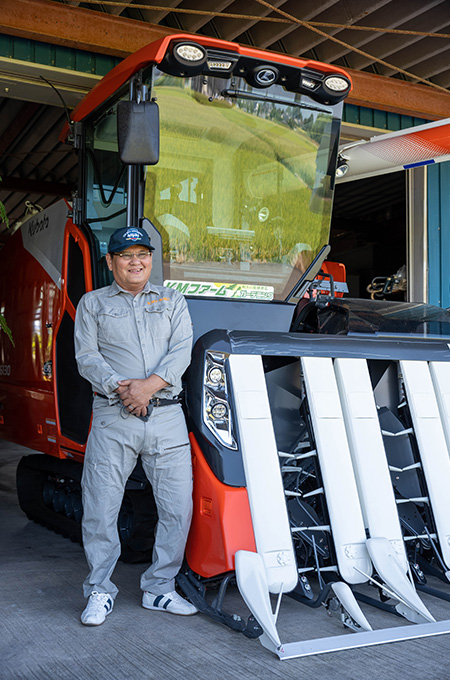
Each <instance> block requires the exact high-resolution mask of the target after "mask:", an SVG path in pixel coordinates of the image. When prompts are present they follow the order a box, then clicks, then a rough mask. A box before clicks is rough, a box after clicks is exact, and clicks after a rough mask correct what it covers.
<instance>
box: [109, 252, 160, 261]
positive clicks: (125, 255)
mask: <svg viewBox="0 0 450 680" xmlns="http://www.w3.org/2000/svg"><path fill="white" fill-rule="evenodd" d="M113 255H117V257H123V259H124V260H126V261H127V262H128V261H129V260H132V259H133V257H137V258H138V260H146V259H147V258H148V257H150V256H151V252H150V251H149V250H145V251H144V250H143V251H142V252H140V253H113Z"/></svg>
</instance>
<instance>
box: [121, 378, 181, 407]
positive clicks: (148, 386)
mask: <svg viewBox="0 0 450 680" xmlns="http://www.w3.org/2000/svg"><path fill="white" fill-rule="evenodd" d="M168 384H169V383H167V382H166V381H165V380H163V379H162V378H160V377H159V375H156V374H153V375H150V376H149V377H148V378H128V379H127V380H119V383H118V385H119V386H118V387H116V389H115V390H114V391H115V392H116V393H117V394H118V395H119V397H120V400H121V401H122V404H123V406H124V407H125V409H126V410H127V411H128V413H132V414H133V415H135V416H146V415H147V406H148V404H149V402H150V399H151V398H152V397H153V395H154V394H156V392H158V391H159V390H161V389H162V388H163V387H167V385H168Z"/></svg>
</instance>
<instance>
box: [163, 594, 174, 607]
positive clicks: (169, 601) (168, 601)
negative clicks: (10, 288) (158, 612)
mask: <svg viewBox="0 0 450 680" xmlns="http://www.w3.org/2000/svg"><path fill="white" fill-rule="evenodd" d="M171 602H172V600H171V599H170V597H168V598H167V601H166V602H164V604H163V609H167V607H168V606H169V604H170V603H171Z"/></svg>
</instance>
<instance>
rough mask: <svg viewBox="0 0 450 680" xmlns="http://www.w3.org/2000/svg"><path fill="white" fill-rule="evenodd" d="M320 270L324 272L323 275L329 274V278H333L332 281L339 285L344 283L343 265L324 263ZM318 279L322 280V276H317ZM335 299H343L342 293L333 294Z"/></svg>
mask: <svg viewBox="0 0 450 680" xmlns="http://www.w3.org/2000/svg"><path fill="white" fill-rule="evenodd" d="M322 269H323V271H324V272H325V274H329V275H330V276H332V277H333V279H334V281H339V282H341V283H345V281H346V271H345V264H341V263H340V262H328V260H327V261H326V262H324V263H323V264H322ZM317 278H318V279H323V276H318V277H317ZM335 295H336V297H337V298H341V297H344V293H335Z"/></svg>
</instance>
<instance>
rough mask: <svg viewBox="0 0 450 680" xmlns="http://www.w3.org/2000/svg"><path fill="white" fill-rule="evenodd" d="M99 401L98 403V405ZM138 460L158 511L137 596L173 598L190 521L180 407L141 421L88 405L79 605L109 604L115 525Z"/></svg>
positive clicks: (115, 553)
mask: <svg viewBox="0 0 450 680" xmlns="http://www.w3.org/2000/svg"><path fill="white" fill-rule="evenodd" d="M100 401H102V403H100V404H99V403H98V402H100ZM139 455H140V456H141V460H142V466H143V468H144V471H145V474H146V476H147V478H148V480H149V482H150V484H151V485H152V488H153V495H154V497H155V501H156V506H157V509H158V518H159V519H158V524H157V529H156V536H155V545H154V548H153V558H152V564H151V565H150V567H149V568H148V569H147V571H145V572H144V573H143V574H142V576H141V589H142V590H149V591H151V592H152V593H155V594H156V595H163V594H165V593H167V592H170V591H172V590H174V587H175V576H176V575H177V573H178V571H179V570H180V567H181V564H182V561H183V555H184V548H185V544H186V539H187V535H188V531H189V526H190V522H191V516H192V468H191V453H190V445H189V440H188V433H187V428H186V422H185V419H184V415H183V411H182V409H181V406H180V405H173V406H172V405H169V406H160V407H158V408H155V409H154V410H153V413H152V414H151V416H150V418H149V419H148V421H147V422H146V423H145V422H144V421H142V420H140V419H139V418H136V416H132V415H129V414H127V413H125V412H124V411H123V410H121V407H120V406H109V405H108V403H107V402H104V403H103V400H100V398H98V397H97V398H96V399H95V404H94V412H93V418H92V427H91V432H90V434H89V438H88V442H87V446H86V456H85V462H84V468H83V477H82V480H81V486H82V492H83V520H82V532H83V547H84V551H85V554H86V559H87V562H88V565H89V570H90V571H89V575H88V577H87V578H86V580H85V582H84V584H83V590H84V595H85V597H89V595H90V594H91V593H92V592H93V591H94V590H95V591H97V592H100V593H110V594H111V595H112V596H113V597H115V596H116V594H117V592H118V589H117V587H116V586H115V585H114V584H113V583H112V581H111V576H112V573H113V571H114V567H115V566H116V563H117V560H118V558H119V556H120V541H119V535H118V530H117V518H118V514H119V510H120V506H121V503H122V499H123V494H124V489H125V484H126V482H127V479H128V477H129V475H130V474H131V472H132V471H133V469H134V466H135V465H136V462H137V459H138V456H139Z"/></svg>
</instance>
